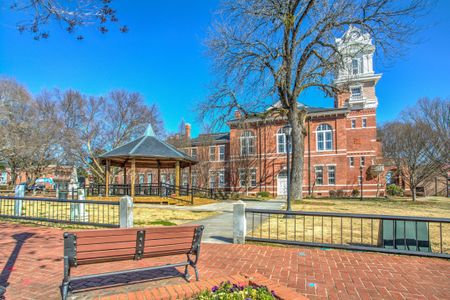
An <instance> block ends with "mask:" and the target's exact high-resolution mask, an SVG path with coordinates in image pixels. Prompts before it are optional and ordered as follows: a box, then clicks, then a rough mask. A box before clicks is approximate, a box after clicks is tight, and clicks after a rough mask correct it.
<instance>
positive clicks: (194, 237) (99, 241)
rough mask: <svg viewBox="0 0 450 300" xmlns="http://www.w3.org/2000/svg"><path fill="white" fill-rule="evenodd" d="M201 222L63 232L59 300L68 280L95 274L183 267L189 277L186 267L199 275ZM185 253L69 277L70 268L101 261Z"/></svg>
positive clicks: (67, 284)
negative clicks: (175, 259) (161, 261)
mask: <svg viewBox="0 0 450 300" xmlns="http://www.w3.org/2000/svg"><path fill="white" fill-rule="evenodd" d="M203 228H204V227H203V226H202V225H191V226H173V227H149V228H129V229H128V228H127V229H107V230H85V231H76V232H66V233H64V279H63V282H62V285H61V295H62V299H66V298H67V295H68V293H69V291H70V290H71V286H70V284H71V282H72V281H75V280H82V279H84V280H86V279H92V278H96V277H102V276H108V275H116V274H127V273H132V272H136V271H146V270H156V269H163V268H171V267H182V266H184V267H185V269H184V277H185V279H186V280H188V281H189V280H190V278H191V277H190V275H189V272H188V267H189V266H191V267H192V268H193V269H194V271H195V277H196V280H198V278H199V274H198V270H197V261H198V257H199V254H200V241H201V238H202V233H203ZM180 254H185V255H186V256H187V259H186V261H183V262H180V263H175V264H166V265H160V266H153V267H147V268H137V269H129V270H124V271H118V272H108V273H100V274H93V275H83V276H77V277H71V276H70V270H71V268H74V267H77V266H80V265H86V264H97V263H102V262H112V261H122V260H140V259H143V258H149V257H162V256H171V255H180Z"/></svg>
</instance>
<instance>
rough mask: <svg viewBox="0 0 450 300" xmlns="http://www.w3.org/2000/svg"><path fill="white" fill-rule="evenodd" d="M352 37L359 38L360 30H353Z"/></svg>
mask: <svg viewBox="0 0 450 300" xmlns="http://www.w3.org/2000/svg"><path fill="white" fill-rule="evenodd" d="M351 37H352V39H357V38H359V32H358V31H353V32H352V34H351Z"/></svg>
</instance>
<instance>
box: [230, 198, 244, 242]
mask: <svg viewBox="0 0 450 300" xmlns="http://www.w3.org/2000/svg"><path fill="white" fill-rule="evenodd" d="M246 232H247V220H246V219H245V203H244V202H242V201H240V200H239V201H238V202H237V203H235V204H234V205H233V243H234V244H245V233H246Z"/></svg>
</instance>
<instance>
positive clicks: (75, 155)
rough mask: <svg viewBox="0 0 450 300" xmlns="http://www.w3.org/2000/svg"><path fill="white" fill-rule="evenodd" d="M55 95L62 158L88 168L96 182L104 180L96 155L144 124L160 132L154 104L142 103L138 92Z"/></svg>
mask: <svg viewBox="0 0 450 300" xmlns="http://www.w3.org/2000/svg"><path fill="white" fill-rule="evenodd" d="M57 97H58V100H57V101H58V103H59V105H60V112H61V119H62V121H63V123H64V138H63V148H64V152H65V157H66V160H67V161H69V162H70V163H71V164H75V165H82V166H84V167H86V168H88V169H89V170H90V172H91V174H92V175H93V176H94V177H95V178H97V180H99V181H103V179H104V168H103V166H102V165H101V164H100V161H99V160H98V157H99V155H101V154H102V153H104V152H105V151H107V150H111V149H112V148H115V147H117V146H120V145H122V144H124V143H126V142H128V141H130V140H132V139H133V138H136V137H137V136H138V135H139V134H142V133H143V132H144V130H145V128H146V127H147V126H148V124H151V125H152V126H153V129H154V131H155V133H156V134H157V135H163V133H164V132H163V123H162V121H161V118H160V115H159V110H158V108H157V106H156V105H147V104H145V103H144V99H143V97H142V95H140V94H139V93H130V92H127V91H123V90H120V91H113V92H111V93H109V94H108V95H107V96H106V97H87V96H84V95H82V94H81V93H79V92H77V91H66V92H64V93H59V94H57ZM112 173H113V174H115V173H116V172H115V170H113V172H112Z"/></svg>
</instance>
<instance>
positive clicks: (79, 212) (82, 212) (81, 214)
mask: <svg viewBox="0 0 450 300" xmlns="http://www.w3.org/2000/svg"><path fill="white" fill-rule="evenodd" d="M77 196H78V200H81V201H83V200H86V198H85V196H84V189H78V190H77ZM75 211H76V216H77V217H78V219H79V220H80V221H82V222H87V221H88V216H87V213H86V205H85V204H84V203H76V204H75Z"/></svg>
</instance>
